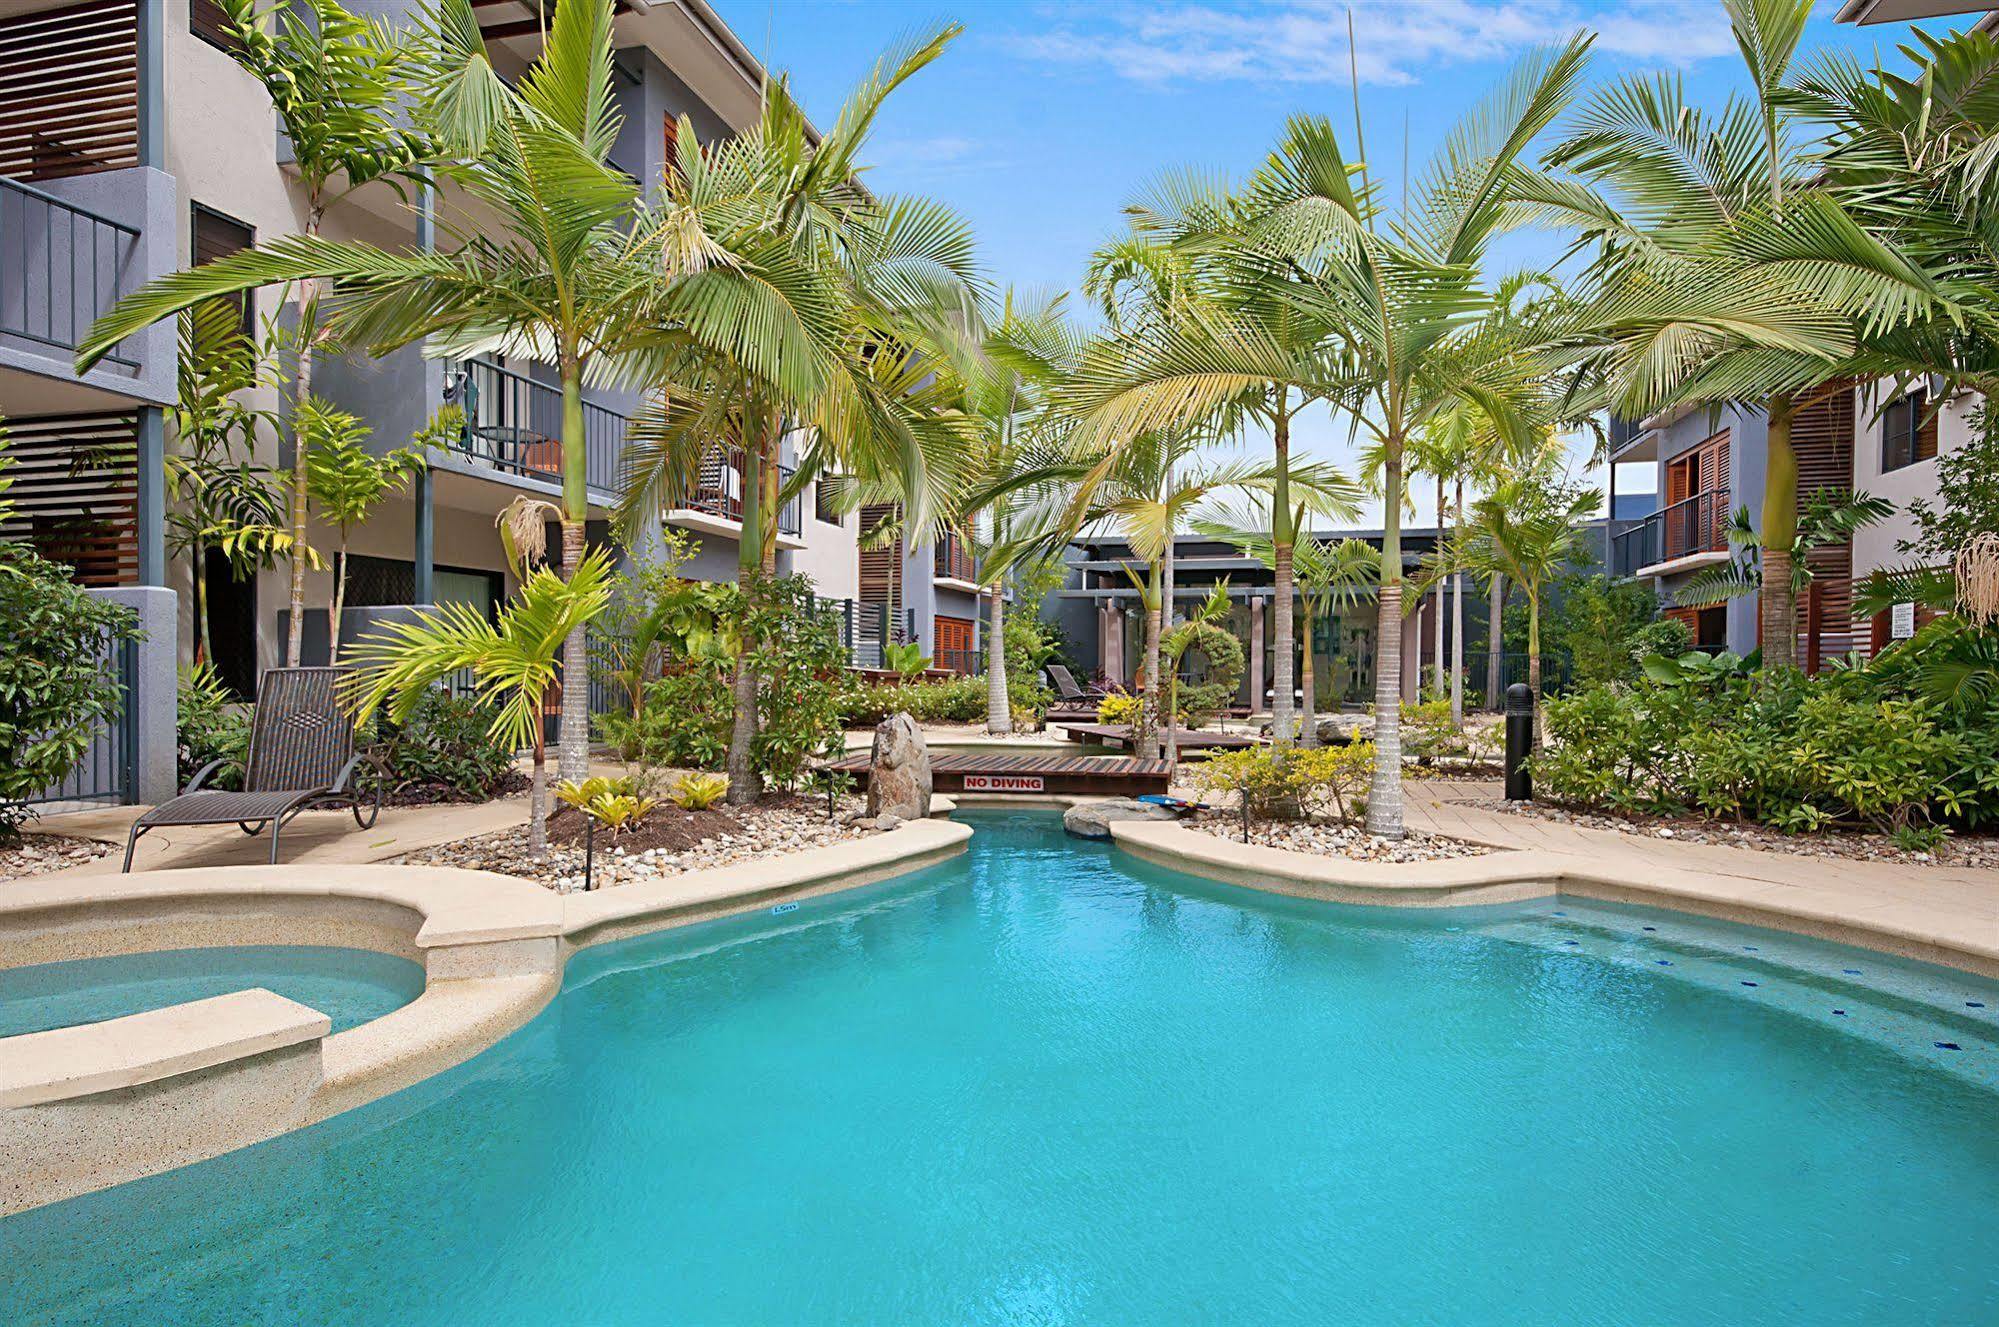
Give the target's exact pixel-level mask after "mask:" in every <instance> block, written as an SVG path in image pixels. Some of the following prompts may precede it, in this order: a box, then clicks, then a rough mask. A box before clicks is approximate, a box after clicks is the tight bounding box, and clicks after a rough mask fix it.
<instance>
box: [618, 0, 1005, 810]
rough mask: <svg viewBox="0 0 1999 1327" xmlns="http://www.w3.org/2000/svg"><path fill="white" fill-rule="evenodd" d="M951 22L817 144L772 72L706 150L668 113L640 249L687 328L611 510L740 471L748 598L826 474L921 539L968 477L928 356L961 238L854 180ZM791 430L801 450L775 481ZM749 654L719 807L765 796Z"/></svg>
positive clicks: (890, 65)
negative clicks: (750, 109) (890, 508)
mask: <svg viewBox="0 0 1999 1327" xmlns="http://www.w3.org/2000/svg"><path fill="white" fill-rule="evenodd" d="M606 12H607V13H608V5H607V6H606ZM958 31H959V29H957V28H956V27H945V28H941V29H939V30H937V31H935V32H932V33H929V34H925V35H923V36H920V37H918V38H916V39H914V40H912V41H910V42H908V43H905V44H903V45H901V46H899V47H897V48H895V49H893V50H891V51H890V52H889V53H887V54H886V55H885V56H884V57H883V58H882V59H881V61H880V62H879V63H878V64H877V65H876V66H875V68H874V70H873V71H872V72H871V73H870V74H869V75H868V77H867V78H865V79H864V80H863V81H862V83H861V85H860V86H859V87H858V88H857V89H856V90H855V92H854V94H853V95H852V96H851V97H850V98H849V99H848V101H847V102H846V104H845V105H844V106H843V107H842V108H841V110H840V113H839V115H838V117H837V118H836V119H835V121H834V124H833V127H832V128H831V129H830V130H828V131H826V132H825V133H824V134H823V135H821V134H818V133H815V132H814V131H813V130H812V129H811V127H810V126H809V125H808V124H807V123H806V121H805V118H804V115H803V114H802V113H801V112H800V111H799V109H798V107H797V106H796V104H795V103H794V102H793V101H792V99H791V96H790V93H789V89H788V85H787V84H786V83H785V82H784V81H783V80H778V81H776V82H771V83H766V85H765V87H764V90H763V101H764V111H763V117H762V119H761V120H760V122H759V123H758V124H757V125H756V126H755V127H754V128H752V129H751V130H750V131H749V132H747V133H743V134H739V135H736V136H735V137H732V138H727V139H724V140H721V141H717V142H711V143H701V142H699V141H698V140H697V138H696V134H695V128H694V125H693V124H692V122H691V121H689V120H688V119H686V118H684V117H683V118H682V119H681V120H680V121H679V123H678V127H677V131H676V139H675V141H676V155H675V161H674V166H673V169H672V170H670V171H669V172H668V173H667V177H666V179H665V181H664V182H663V188H664V196H663V198H662V200H661V203H660V205H659V207H658V208H656V209H655V210H654V218H655V219H656V223H657V224H656V228H655V233H654V235H653V239H652V242H651V244H650V248H651V250H652V251H653V252H656V253H660V254H663V255H664V259H665V276H666V278H667V280H668V281H669V282H670V287H671V290H672V292H673V299H672V300H671V301H670V303H671V308H670V310H669V312H671V313H672V314H673V315H674V316H676V317H678V318H680V319H682V320H684V323H685V326H686V331H687V334H686V335H685V336H683V337H680V338H678V339H677V340H676V341H675V343H674V344H673V345H672V346H670V347H666V348H665V349H663V350H662V351H661V353H660V354H659V355H658V356H657V358H656V361H655V366H656V370H657V373H656V376H657V377H658V378H660V379H661V380H663V382H664V384H665V385H666V390H665V391H664V392H663V394H662V396H661V398H660V400H659V402H658V403H657V406H656V408H654V409H652V410H649V411H647V412H645V413H644V414H643V415H642V416H641V417H640V418H638V419H636V420H634V422H633V427H632V430H631V437H632V438H633V442H632V445H631V446H630V447H629V448H628V450H627V458H626V459H627V465H626V470H627V485H626V491H625V494H624V496H623V499H622V501H621V504H620V507H619V517H620V520H621V522H622V523H623V524H624V525H625V527H626V528H627V529H628V530H638V529H641V528H646V527H649V526H650V525H651V524H652V523H653V522H655V521H656V520H657V517H658V512H659V510H660V506H661V504H662V503H664V502H669V501H672V500H673V499H674V498H675V497H676V496H677V495H678V494H680V493H682V492H684V491H686V489H687V488H688V487H689V486H691V485H692V483H693V482H694V481H695V478H696V476H697V475H698V474H699V473H700V470H701V468H702V466H703V465H704V464H714V463H716V461H717V460H719V461H720V463H721V464H725V465H730V464H739V466H740V473H741V475H742V479H743V515H742V526H743V528H742V531H741V535H740V538H739V541H738V556H737V572H738V583H739V584H740V585H742V586H744V587H745V588H746V589H747V588H749V587H750V586H752V585H753V584H755V583H756V582H757V579H758V573H760V572H761V573H766V574H767V573H769V572H770V571H772V570H773V569H774V567H775V559H776V535H777V521H776V514H777V512H778V510H779V509H780V507H781V506H782V505H783V503H785V502H786V501H788V500H789V499H790V498H791V497H792V496H793V495H794V494H795V493H798V492H802V491H803V488H804V486H805V485H806V484H808V483H811V482H813V481H814V480H816V479H817V478H818V477H819V476H820V475H822V474H826V475H830V474H838V475H840V476H842V478H843V481H844V482H845V483H846V485H847V486H848V488H849V489H850V490H851V492H852V493H853V494H854V495H855V496H857V497H882V498H885V499H888V500H892V501H894V502H896V503H898V504H899V505H900V507H901V518H900V519H901V521H902V523H903V525H904V527H905V528H907V529H910V530H918V531H927V530H930V529H932V528H934V527H935V526H936V524H937V522H938V519H939V517H940V514H941V513H943V512H944V510H945V508H946V503H947V501H948V499H949V497H950V495H952V494H953V493H955V492H958V491H959V490H960V489H961V488H962V486H963V485H962V479H963V476H964V473H965V471H966V470H967V469H968V467H969V466H970V464H971V462H972V459H973V457H974V455H975V451H974V449H973V448H972V447H970V446H968V445H967V443H968V438H969V435H970V433H971V429H970V428H969V426H968V424H967V422H966V419H965V416H964V414H963V412H962V410H961V409H960V405H961V397H962V394H961V391H960V384H959V382H958V380H957V375H956V374H955V373H954V372H952V371H951V367H950V366H951V363H952V360H951V356H950V355H949V354H948V353H943V352H940V351H939V349H938V347H939V345H940V344H941V343H942V342H943V341H944V340H945V339H946V329H948V328H949V327H951V326H952V325H953V324H954V323H959V322H964V321H967V320H969V319H971V318H972V316H973V315H974V314H975V311H976V305H977V299H978V296H979V294H980V292H981V288H982V287H981V282H980V280H979V278H978V276H977V273H976V269H975V266H974V263H973V252H972V242H971V237H970V233H969V231H968V230H967V229H966V227H965V226H964V225H963V223H962V222H961V221H960V220H959V219H958V218H957V217H956V216H954V215H953V214H951V213H950V212H949V211H948V210H946V209H944V208H942V207H940V206H938V205H937V204H935V203H932V202H930V201H928V200H925V199H921V198H907V197H905V198H878V197H876V196H875V195H873V194H871V193H870V192H869V191H867V190H866V189H864V188H862V187H861V185H860V183H859V181H858V179H857V178H856V172H857V171H858V170H859V169H860V168H861V167H860V161H859V154H860V152H861V150H862V148H863V147H864V146H865V144H866V140H867V137H868V134H869V132H870V130H871V129H872V127H873V125H874V121H875V119H876V117H877V115H878V114H879V112H880V110H881V108H882V105H883V104H884V102H885V101H886V99H887V98H888V96H889V95H890V94H891V93H892V92H894V91H895V89H896V88H898V87H900V86H901V85H902V84H903V83H904V82H905V81H907V80H908V79H909V78H911V77H913V76H914V75H915V74H916V73H917V72H918V71H919V70H921V69H923V68H924V67H925V66H926V65H928V64H929V63H930V62H931V61H933V60H935V59H936V58H937V57H938V56H939V55H940V54H941V53H942V52H943V50H944V48H945V47H946V46H947V45H948V44H949V43H950V41H951V40H952V39H953V38H954V37H955V36H956V35H957V33H958ZM787 439H790V440H791V441H792V442H793V443H794V444H795V445H796V446H797V447H799V448H801V449H802V454H801V455H800V456H799V458H798V465H797V469H796V473H795V475H794V476H793V478H792V479H791V480H790V481H789V483H788V484H780V483H779V468H778V462H779V459H780V452H781V450H782V448H783V446H784V445H785V442H786V440H787ZM731 449H734V451H733V452H732V450H731ZM718 452H719V453H720V456H719V457H718V456H717V453H718ZM736 453H739V454H740V458H741V459H740V462H737V461H735V460H733V459H731V458H732V456H733V455H734V454H736ZM758 663H759V660H758V658H757V657H756V656H754V655H748V654H746V655H744V656H742V658H741V661H740V667H739V668H738V671H737V675H736V677H735V678H734V680H733V687H734V692H735V697H736V716H735V726H734V728H733V730H732V732H731V734H730V741H729V771H730V776H731V777H730V788H729V798H730V800H731V801H732V802H747V801H751V800H754V799H755V797H756V796H757V793H758V791H759V775H758V771H757V769H756V762H755V759H754V756H753V751H754V748H755V745H756V734H757V728H758V725H759V723H760V722H762V720H763V717H764V716H763V714H762V712H760V711H759V709H758V706H757V697H758V694H759V691H760V689H765V688H764V687H763V683H762V681H761V680H760V677H759V673H758Z"/></svg>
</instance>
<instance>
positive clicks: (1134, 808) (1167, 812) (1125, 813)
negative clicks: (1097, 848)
mask: <svg viewBox="0 0 1999 1327" xmlns="http://www.w3.org/2000/svg"><path fill="white" fill-rule="evenodd" d="M1176 818H1177V817H1176V816H1175V815H1174V813H1173V812H1172V810H1171V809H1169V808H1167V807H1164V806H1155V805H1153V804H1152V803H1151V802H1141V801H1137V800H1136V799H1134V798H1130V797H1113V798H1110V799H1108V800H1106V801H1102V802H1084V803H1083V804H1082V805H1081V806H1072V807H1070V808H1069V809H1068V810H1067V811H1064V812H1063V813H1062V828H1064V829H1066V830H1068V831H1069V832H1070V833H1071V834H1074V835H1075V836H1076V837H1077V838H1079V839H1107V838H1109V837H1110V836H1111V821H1113V820H1173V819H1176Z"/></svg>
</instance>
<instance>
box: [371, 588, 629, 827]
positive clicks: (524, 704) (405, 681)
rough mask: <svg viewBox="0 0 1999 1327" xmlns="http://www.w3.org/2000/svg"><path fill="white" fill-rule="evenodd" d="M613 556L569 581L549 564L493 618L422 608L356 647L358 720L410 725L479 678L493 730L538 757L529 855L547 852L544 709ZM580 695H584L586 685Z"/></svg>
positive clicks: (595, 608)
mask: <svg viewBox="0 0 1999 1327" xmlns="http://www.w3.org/2000/svg"><path fill="white" fill-rule="evenodd" d="M611 578H612V572H611V568H610V561H609V557H608V555H607V554H605V552H604V551H603V550H601V549H599V550H596V551H594V552H592V553H590V554H588V555H587V556H585V557H584V559H583V560H582V562H580V563H578V564H577V566H576V567H575V569H574V570H573V571H572V572H571V573H570V576H569V579H568V580H566V581H565V580H564V579H563V578H562V577H561V576H558V575H557V574H555V573H554V572H552V571H550V570H549V569H548V568H547V567H539V568H536V569H535V570H534V572H533V573H532V574H531V575H529V576H528V578H527V579H526V581H525V583H523V584H522V586H521V587H520V590H519V592H518V593H517V594H516V595H515V597H514V599H513V600H512V601H511V602H510V603H508V604H507V606H506V607H504V608H502V609H501V610H500V615H499V620H498V621H497V622H489V621H487V620H486V618H485V617H484V616H483V615H482V614H481V613H480V612H479V610H478V609H476V608H474V607H473V606H472V605H470V604H464V603H457V604H446V605H444V606H443V607H442V608H441V609H439V610H438V611H437V612H435V613H431V612H418V613H417V615H416V620H415V621H413V622H402V621H389V622H384V623H382V624H381V629H380V630H379V631H378V632H377V633H376V634H374V635H371V636H367V637H364V638H363V639H362V640H360V641H359V642H358V643H357V644H356V646H355V650H354V657H355V663H356V668H355V671H354V673H353V674H352V675H351V676H350V677H349V678H348V679H347V682H348V685H347V691H346V695H347V697H348V700H349V702H350V704H351V705H352V706H353V708H354V711H355V715H356V718H357V719H361V718H366V717H367V716H369V715H371V714H373V713H374V712H375V711H376V710H378V709H382V708H385V707H386V708H387V710H388V713H389V716H390V718H392V719H393V720H394V721H395V722H397V723H405V722H407V721H408V720H409V718H410V716H411V715H412V714H413V713H414V712H415V711H416V709H417V706H418V705H420V704H421V703H422V702H423V699H424V696H425V693H426V692H428V691H429V690H430V688H431V687H432V686H433V685H434V684H436V683H439V682H442V681H444V680H446V679H447V678H450V677H451V676H453V675H454V674H459V673H466V674H469V675H470V676H471V678H472V683H473V686H474V688H475V689H476V694H477V695H478V696H479V698H480V700H481V701H482V702H484V703H485V704H487V705H489V706H490V707H491V710H492V719H491V722H490V724H489V725H488V731H489V732H490V733H491V734H492V735H493V737H494V738H495V739H496V740H498V741H500V742H501V743H503V744H504V745H506V746H507V747H508V748H509V749H511V750H515V751H518V750H520V749H521V748H523V747H527V748H529V749H531V750H532V751H533V753H534V775H533V784H532V792H531V796H530V800H529V803H528V806H529V810H528V850H529V851H530V852H532V853H533V854H534V855H535V856H536V857H537V858H540V857H543V856H546V855H547V852H548V767H547V745H548V744H547V732H546V729H545V727H544V726H543V722H542V713H543V703H544V701H545V699H546V697H547V695H548V690H549V688H550V687H552V686H554V685H556V683H557V681H558V679H559V678H560V677H561V675H562V673H563V671H564V669H563V662H564V660H563V655H564V645H565V642H566V641H567V640H568V638H569V635H570V633H571V632H581V631H582V630H583V629H584V628H585V627H586V626H587V625H588V624H589V622H590V620H591V619H592V618H594V617H596V616H597V614H598V613H600V612H602V611H603V609H604V606H605V605H606V604H607V603H609V602H610V598H611ZM575 689H576V690H579V691H580V690H582V689H583V688H581V687H578V688H575Z"/></svg>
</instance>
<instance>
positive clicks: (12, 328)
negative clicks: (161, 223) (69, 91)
mask: <svg viewBox="0 0 1999 1327" xmlns="http://www.w3.org/2000/svg"><path fill="white" fill-rule="evenodd" d="M138 255H139V232H138V229H137V228H136V227H133V226H128V225H126V224H125V223H124V222H122V221H113V220H112V219H111V218H109V217H106V216H102V215H100V214H98V213H96V212H93V211H91V210H89V209H88V208H84V207H79V206H77V205H76V204H75V203H71V202H67V201H65V200H63V199H61V198H58V197H56V196H55V195H54V194H51V193H45V192H43V191H42V190H41V189H38V188H36V187H35V186H33V185H30V184H23V183H21V182H20V181H18V180H10V179H4V178H0V344H12V345H14V346H16V347H17V348H20V349H27V350H32V351H33V352H35V353H37V354H48V355H49V357H50V358H54V359H58V360H59V361H60V362H61V363H62V365H63V368H64V369H65V371H66V370H67V368H68V361H69V360H70V358H71V357H72V356H74V355H75V353H76V349H77V346H78V345H79V344H80V343H81V342H82V340H83V338H84V336H85V335H86V334H87V333H88V332H89V331H90V325H91V324H92V323H94V322H96V321H97V319H98V317H99V316H100V315H102V314H104V313H105V312H106V311H108V310H109V309H110V308H111V306H112V305H113V304H114V303H116V302H117V299H118V296H119V295H120V294H121V293H123V292H124V291H126V290H129V289H130V288H131V287H132V286H133V285H136V284H137V270H136V263H137V260H138ZM104 362H105V363H106V364H107V365H111V366H115V367H116V368H118V369H122V370H125V371H127V372H136V371H137V370H138V367H139V363H138V360H137V359H136V358H135V357H134V356H133V355H132V354H131V353H130V347H129V345H128V344H125V343H121V344H120V345H118V346H117V347H116V348H114V349H113V350H112V352H111V353H110V354H109V355H106V356H105V358H104Z"/></svg>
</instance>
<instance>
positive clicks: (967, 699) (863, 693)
mask: <svg viewBox="0 0 1999 1327" xmlns="http://www.w3.org/2000/svg"><path fill="white" fill-rule="evenodd" d="M985 704H986V682H985V679H984V678H982V677H954V678H950V679H948V680H942V679H940V680H938V681H934V682H887V683H883V682H870V681H868V680H866V679H865V678H863V677H862V676H861V675H860V674H858V673H848V674H845V675H844V684H843V685H842V686H841V688H840V690H839V692H838V694H837V696H836V698H835V709H836V713H837V715H838V718H839V722H840V723H841V724H842V725H844V726H845V727H849V728H856V727H862V728H872V727H873V726H874V725H876V724H878V723H880V722H881V721H882V720H883V719H886V718H887V717H888V716H889V715H891V714H896V713H899V712H906V713H908V715H909V716H910V717H911V718H913V719H915V720H916V721H917V722H918V723H971V722H973V721H974V720H976V719H978V718H979V717H980V716H981V715H983V714H984V713H985Z"/></svg>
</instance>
